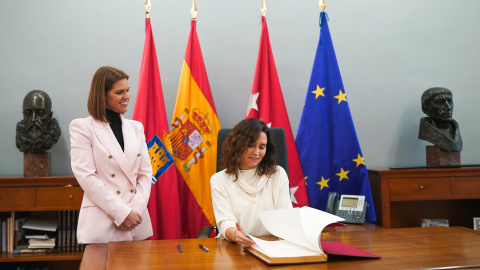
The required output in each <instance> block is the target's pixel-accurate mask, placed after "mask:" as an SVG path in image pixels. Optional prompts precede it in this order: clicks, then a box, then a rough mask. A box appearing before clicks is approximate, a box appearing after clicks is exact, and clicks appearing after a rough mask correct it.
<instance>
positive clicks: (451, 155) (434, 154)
mask: <svg viewBox="0 0 480 270" xmlns="http://www.w3.org/2000/svg"><path fill="white" fill-rule="evenodd" d="M426 153H427V167H428V166H443V165H460V163H461V161H460V152H447V151H445V150H443V149H441V148H440V147H438V146H434V145H427V146H426Z"/></svg>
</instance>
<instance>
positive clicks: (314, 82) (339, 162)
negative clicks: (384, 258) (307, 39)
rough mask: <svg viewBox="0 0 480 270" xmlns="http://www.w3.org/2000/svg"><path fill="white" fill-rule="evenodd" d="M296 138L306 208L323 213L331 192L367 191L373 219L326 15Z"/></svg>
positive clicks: (372, 212) (369, 217)
mask: <svg viewBox="0 0 480 270" xmlns="http://www.w3.org/2000/svg"><path fill="white" fill-rule="evenodd" d="M320 28H321V29H320V39H319V42H318V47H317V52H316V55H315V61H314V63H313V68H312V75H311V77H310V84H309V86H308V92H307V97H306V99H305V105H304V107H303V113H302V118H301V120H300V126H299V128H298V133H297V137H296V144H297V149H298V154H299V156H300V162H301V164H302V169H303V172H304V175H305V178H306V180H305V181H306V184H307V193H308V199H309V202H310V206H311V207H314V208H317V209H320V210H323V211H325V208H326V204H327V197H328V193H329V192H330V191H335V192H338V193H339V194H350V195H365V200H366V202H367V203H368V207H367V213H366V220H367V221H368V222H373V221H375V219H376V218H375V210H374V208H373V202H372V194H371V191H370V184H369V182H368V173H367V167H366V166H365V161H364V158H363V154H362V150H361V149H360V144H359V143H358V139H357V134H356V133H355V127H354V125H353V121H352V116H351V114H350V109H349V107H348V102H347V97H346V94H345V89H344V88H343V83H342V77H341V75H340V69H339V68H338V63H337V58H336V56H335V50H334V48H333V43H332V38H331V37H330V31H329V29H328V23H327V16H326V13H324V12H321V13H320Z"/></svg>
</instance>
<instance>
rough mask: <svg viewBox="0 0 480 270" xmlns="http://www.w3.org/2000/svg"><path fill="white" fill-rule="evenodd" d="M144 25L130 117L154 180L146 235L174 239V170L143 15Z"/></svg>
mask: <svg viewBox="0 0 480 270" xmlns="http://www.w3.org/2000/svg"><path fill="white" fill-rule="evenodd" d="M145 26H146V29H145V45H144V48H143V57H142V65H141V67H140V78H139V79H138V89H137V92H138V93H137V99H136V102H135V109H134V111H133V117H132V118H133V120H137V121H140V122H142V124H143V127H144V131H145V138H146V141H147V146H148V153H149V156H150V161H151V163H152V169H153V177H152V181H153V182H156V184H154V185H152V191H151V193H150V199H149V201H148V211H149V213H150V217H151V220H152V227H153V236H152V237H151V238H150V239H152V240H157V239H178V238H180V237H181V225H180V204H179V199H178V184H177V181H176V178H177V172H176V170H175V168H174V167H173V166H171V165H173V156H172V154H171V152H172V150H171V147H170V140H169V139H168V136H169V134H168V121H167V115H166V113H165V102H164V100H163V92H162V83H161V80H160V70H159V68H158V62H157V53H156V51H155V41H154V40H153V35H152V27H151V24H150V18H146V20H145Z"/></svg>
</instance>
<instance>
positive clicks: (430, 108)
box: [418, 87, 463, 166]
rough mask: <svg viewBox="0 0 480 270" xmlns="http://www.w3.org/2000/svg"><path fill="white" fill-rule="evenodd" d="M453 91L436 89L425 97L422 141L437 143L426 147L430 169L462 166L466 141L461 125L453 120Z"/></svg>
mask: <svg viewBox="0 0 480 270" xmlns="http://www.w3.org/2000/svg"><path fill="white" fill-rule="evenodd" d="M452 97H453V95H452V92H451V91H450V90H448V89H446V88H442V87H434V88H430V89H428V90H426V91H425V92H424V93H423V95H422V111H423V112H424V113H425V114H426V115H427V116H428V117H423V118H422V119H420V128H419V132H418V138H419V139H420V140H425V141H428V142H431V143H433V144H434V145H435V146H427V147H426V158H427V166H442V165H460V163H461V162H460V151H462V147H463V142H462V137H461V136H460V128H459V127H458V123H457V122H456V121H455V120H453V119H452V114H453V100H452Z"/></svg>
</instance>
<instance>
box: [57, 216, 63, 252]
mask: <svg viewBox="0 0 480 270" xmlns="http://www.w3.org/2000/svg"><path fill="white" fill-rule="evenodd" d="M62 218H63V211H62V210H59V211H58V214H57V220H58V228H57V250H58V252H62V239H63V238H62V237H63V235H62V226H63V220H62Z"/></svg>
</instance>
